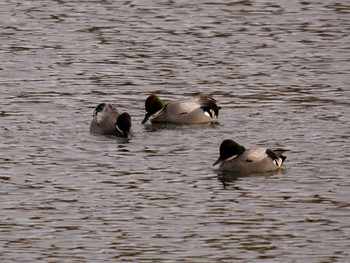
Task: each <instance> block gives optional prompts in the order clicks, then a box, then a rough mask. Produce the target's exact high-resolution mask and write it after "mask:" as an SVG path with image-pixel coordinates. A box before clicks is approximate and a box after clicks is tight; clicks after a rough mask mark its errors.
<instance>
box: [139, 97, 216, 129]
mask: <svg viewBox="0 0 350 263" xmlns="http://www.w3.org/2000/svg"><path fill="white" fill-rule="evenodd" d="M145 110H146V115H145V118H144V119H143V121H142V124H145V123H146V122H147V121H148V119H149V118H151V117H152V118H151V122H152V123H177V124H197V123H211V122H212V121H213V118H214V117H216V118H217V117H218V116H219V110H220V107H219V106H218V105H217V104H216V100H215V99H213V98H212V97H209V96H203V95H201V96H198V97H192V98H187V99H181V100H174V101H170V102H168V103H166V104H165V103H164V102H163V101H162V100H161V99H160V97H158V96H157V95H155V94H152V95H150V96H148V98H147V99H146V101H145Z"/></svg>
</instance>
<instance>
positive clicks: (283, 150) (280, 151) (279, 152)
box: [272, 149, 289, 156]
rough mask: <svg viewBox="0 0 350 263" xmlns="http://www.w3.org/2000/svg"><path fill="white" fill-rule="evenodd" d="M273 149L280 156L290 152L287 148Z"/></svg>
mask: <svg viewBox="0 0 350 263" xmlns="http://www.w3.org/2000/svg"><path fill="white" fill-rule="evenodd" d="M272 151H273V152H275V153H276V154H277V155H278V156H281V155H282V153H284V152H288V151H289V150H287V149H273V150H272Z"/></svg>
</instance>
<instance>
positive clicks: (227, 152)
mask: <svg viewBox="0 0 350 263" xmlns="http://www.w3.org/2000/svg"><path fill="white" fill-rule="evenodd" d="M244 151H245V148H244V147H243V146H242V145H240V144H238V143H236V142H235V141H233V140H224V141H223V142H222V143H221V145H220V157H219V159H218V160H217V161H216V162H215V163H214V164H213V165H216V164H218V163H221V162H223V161H226V160H228V159H234V158H236V157H238V156H239V155H241V154H242V153H243V152H244Z"/></svg>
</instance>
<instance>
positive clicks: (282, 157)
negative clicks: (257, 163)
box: [280, 155, 287, 163]
mask: <svg viewBox="0 0 350 263" xmlns="http://www.w3.org/2000/svg"><path fill="white" fill-rule="evenodd" d="M280 158H281V159H282V163H284V161H285V160H286V159H287V157H286V156H284V155H280Z"/></svg>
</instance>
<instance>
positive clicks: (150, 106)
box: [142, 94, 164, 124]
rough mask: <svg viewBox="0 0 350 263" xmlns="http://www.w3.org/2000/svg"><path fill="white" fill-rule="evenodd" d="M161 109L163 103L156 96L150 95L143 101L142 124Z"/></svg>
mask: <svg viewBox="0 0 350 263" xmlns="http://www.w3.org/2000/svg"><path fill="white" fill-rule="evenodd" d="M163 108H164V103H163V101H162V100H161V99H160V98H159V97H158V96H157V95H155V94H152V95H150V96H148V98H147V99H146V101H145V110H146V115H145V118H144V119H143V121H142V124H145V123H146V122H147V121H148V119H149V117H151V116H152V115H153V114H155V113H156V112H158V111H160V110H161V109H163Z"/></svg>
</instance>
